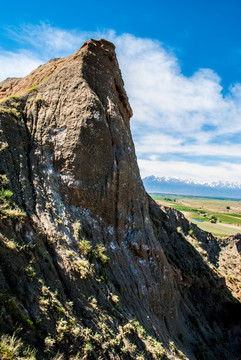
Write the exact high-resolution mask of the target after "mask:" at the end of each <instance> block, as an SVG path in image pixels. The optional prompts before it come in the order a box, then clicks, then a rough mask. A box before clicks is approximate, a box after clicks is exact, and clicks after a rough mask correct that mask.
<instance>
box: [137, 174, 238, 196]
mask: <svg viewBox="0 0 241 360" xmlns="http://www.w3.org/2000/svg"><path fill="white" fill-rule="evenodd" d="M143 183H144V186H145V188H146V191H147V192H149V193H153V192H159V193H170V194H178V195H193V196H208V197H224V198H231V199H241V184H238V183H229V182H211V183H207V182H206V183H205V182H202V181H194V180H184V179H178V178H170V177H156V176H154V175H151V176H147V177H145V178H144V179H143Z"/></svg>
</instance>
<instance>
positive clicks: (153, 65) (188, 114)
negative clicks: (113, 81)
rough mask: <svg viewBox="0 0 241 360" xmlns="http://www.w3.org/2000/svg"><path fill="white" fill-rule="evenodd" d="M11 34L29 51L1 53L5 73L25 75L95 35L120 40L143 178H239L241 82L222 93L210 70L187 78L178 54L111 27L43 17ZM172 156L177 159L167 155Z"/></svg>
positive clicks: (118, 45)
mask: <svg viewBox="0 0 241 360" xmlns="http://www.w3.org/2000/svg"><path fill="white" fill-rule="evenodd" d="M8 34H9V36H11V38H12V39H15V41H17V42H18V43H19V44H20V45H21V46H22V48H23V49H24V50H18V51H17V52H7V51H4V49H2V50H1V51H0V69H1V70H0V79H3V78H5V77H7V76H21V75H22V76H24V75H26V74H27V73H29V72H30V71H31V70H33V69H34V68H35V67H36V66H38V65H39V64H40V63H41V62H45V61H46V60H48V59H49V58H51V57H59V56H66V55H69V54H70V53H72V52H73V51H76V50H77V49H78V48H79V47H80V46H81V45H82V43H83V42H84V41H86V40H88V39H89V38H91V37H93V38H103V37H104V38H106V39H108V40H110V41H113V42H114V43H115V45H116V49H117V55H118V60H119V63H120V67H121V70H122V73H123V77H124V81H125V85H126V89H127V93H128V95H129V98H130V103H131V106H132V108H133V110H134V117H133V119H132V121H131V126H132V132H133V136H134V140H135V143H136V150H137V156H138V159H139V165H140V168H141V171H142V174H143V176H145V175H151V174H154V175H159V176H165V175H167V176H177V177H178V176H179V177H182V178H195V179H197V178H198V177H200V178H202V180H207V181H208V180H210V181H211V180H218V178H219V179H220V180H221V179H222V180H229V181H233V180H234V179H235V180H236V181H238V179H239V178H240V174H241V168H240V164H241V141H240V140H241V138H240V137H241V84H232V85H231V86H230V89H229V91H228V92H227V93H226V95H223V89H222V86H221V78H220V77H219V76H218V74H216V73H215V71H213V70H212V69H197V71H196V73H195V74H193V76H191V77H186V76H184V75H183V74H182V70H181V67H180V65H179V61H178V58H177V56H176V55H175V54H174V53H173V52H171V51H169V50H166V48H165V47H164V46H163V44H161V43H160V42H158V41H155V40H152V39H143V38H137V37H135V36H133V35H131V34H122V35H117V34H116V33H115V32H114V31H113V30H107V31H106V32H83V31H80V30H78V29H76V30H72V31H69V30H64V29H59V28H55V27H53V26H51V25H50V24H48V23H41V24H39V25H24V26H21V27H19V28H18V29H16V28H15V29H13V28H12V29H8ZM26 49H28V50H26ZM17 64H18V65H17ZM171 156H172V157H173V156H174V157H175V161H173V160H170V161H168V162H166V161H163V160H164V158H169V159H170V158H171ZM210 157H212V167H211V166H210V165H208V164H210V161H209V159H210ZM214 158H216V163H215V161H214ZM200 161H201V162H200ZM204 177H206V179H204ZM239 182H241V179H240V180H239Z"/></svg>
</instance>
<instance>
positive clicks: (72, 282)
mask: <svg viewBox="0 0 241 360" xmlns="http://www.w3.org/2000/svg"><path fill="white" fill-rule="evenodd" d="M10 83H11V86H10V87H9V89H8V87H7V86H6V84H7V83H6V82H3V83H1V84H0V93H1V94H2V97H4V99H3V100H2V103H1V109H0V121H1V123H0V128H1V133H0V141H1V151H0V174H1V178H0V181H1V187H2V193H1V199H0V217H1V222H0V231H1V235H0V259H1V262H0V270H1V271H0V306H1V311H2V316H1V318H0V327H1V331H2V333H8V334H10V335H12V333H13V332H14V331H15V330H16V329H17V328H19V329H20V330H19V331H18V336H20V337H21V338H22V339H23V341H24V342H25V343H26V344H31V346H33V347H35V348H36V349H37V350H38V352H37V355H36V358H37V359H46V358H49V359H51V358H53V357H54V356H56V354H57V353H58V352H59V353H62V354H63V358H65V359H77V358H79V359H98V358H100V357H102V358H105V359H159V358H162V359H215V360H217V359H220V360H221V359H222V360H225V359H228V360H238V357H239V354H240V304H237V303H235V301H234V299H233V298H232V296H231V293H230V292H229V290H228V288H227V287H226V284H225V281H224V279H223V278H222V277H218V276H217V274H216V272H215V271H213V270H212V269H211V268H210V266H209V265H208V264H207V262H205V261H204V259H203V257H202V256H201V255H200V253H199V252H197V251H196V250H195V248H194V247H193V246H192V244H191V243H190V241H189V240H190V237H191V235H190V234H192V235H193V234H194V235H193V236H195V238H196V239H198V238H199V237H200V238H201V239H202V241H203V242H206V243H207V244H210V241H211V242H212V241H213V243H214V246H217V244H216V243H215V238H211V235H210V234H207V233H205V232H202V231H200V230H198V228H191V225H190V223H189V222H188V221H187V220H186V219H185V218H184V217H183V216H182V215H181V214H180V213H179V212H177V211H173V210H171V209H168V208H160V207H159V206H157V204H156V203H155V202H154V201H153V200H152V199H151V198H150V197H149V196H148V195H147V194H146V192H145V190H144V188H143V184H142V181H141V179H140V175H139V169H138V166H137V162H136V155H135V150H134V145H133V141H132V138H131V133H130V126H129V120H130V117H131V115H132V111H131V108H130V105H129V102H128V98H127V95H126V93H125V90H124V84H123V80H122V77H121V72H120V70H119V67H118V62H117V59H116V55H115V48H114V45H113V44H111V43H109V42H107V41H106V40H90V41H88V42H86V43H85V44H84V45H83V46H82V47H81V49H80V50H79V51H77V52H76V53H75V54H73V55H71V56H69V57H67V58H64V59H57V60H53V61H50V62H48V63H47V64H45V65H42V66H41V67H39V68H38V69H36V70H35V71H33V72H32V73H31V74H30V75H29V76H27V77H26V78H24V79H18V80H16V81H15V80H14V81H13V82H11V81H10ZM6 96H8V98H6ZM11 192H12V193H11ZM190 231H192V232H193V233H191V232H190ZM212 256H213V254H211V255H210V258H212ZM214 260H215V259H214ZM2 343H4V344H5V346H6V344H7V343H8V338H6V337H5V338H2ZM21 356H22V357H23V356H24V354H22V355H21ZM28 356H29V355H28ZM29 357H30V356H29Z"/></svg>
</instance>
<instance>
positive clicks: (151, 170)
mask: <svg viewBox="0 0 241 360" xmlns="http://www.w3.org/2000/svg"><path fill="white" fill-rule="evenodd" d="M138 164H139V167H140V170H141V176H142V177H143V178H144V177H145V176H148V175H150V174H155V176H160V177H162V176H169V177H175V178H181V179H192V180H200V181H203V182H207V181H208V182H215V181H223V182H226V181H228V182H231V183H235V182H236V183H239V184H240V175H239V174H241V164H232V163H228V162H223V163H220V164H218V165H217V166H207V165H202V164H199V163H195V162H192V163H190V162H185V161H157V160H152V161H149V160H144V159H138Z"/></svg>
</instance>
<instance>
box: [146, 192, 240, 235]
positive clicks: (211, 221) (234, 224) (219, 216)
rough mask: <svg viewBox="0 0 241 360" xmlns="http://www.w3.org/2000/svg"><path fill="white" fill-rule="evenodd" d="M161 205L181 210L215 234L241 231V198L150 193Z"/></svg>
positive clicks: (192, 220)
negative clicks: (230, 198)
mask: <svg viewBox="0 0 241 360" xmlns="http://www.w3.org/2000/svg"><path fill="white" fill-rule="evenodd" d="M150 195H151V196H152V198H153V199H154V200H155V201H156V202H157V203H158V204H160V205H165V206H170V207H173V208H174V209H177V210H179V211H181V212H182V213H183V214H184V215H185V216H186V218H188V220H190V221H191V222H193V223H194V224H196V225H197V226H198V227H200V228H201V229H203V230H205V231H209V232H211V233H212V234H213V235H215V236H219V237H225V236H230V235H234V234H236V233H241V200H229V199H217V198H204V197H197V196H184V195H169V194H150Z"/></svg>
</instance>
